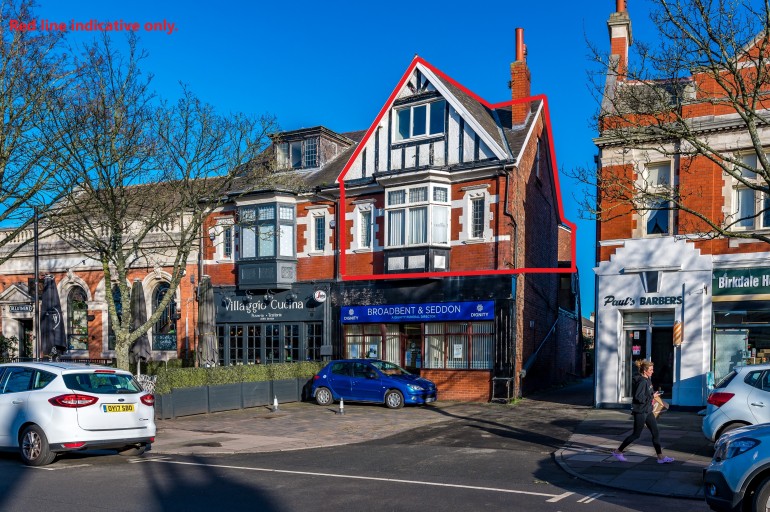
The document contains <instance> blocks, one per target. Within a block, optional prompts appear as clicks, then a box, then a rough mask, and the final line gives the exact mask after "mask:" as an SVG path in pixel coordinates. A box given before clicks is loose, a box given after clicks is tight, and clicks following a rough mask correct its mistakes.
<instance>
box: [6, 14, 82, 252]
mask: <svg viewBox="0 0 770 512" xmlns="http://www.w3.org/2000/svg"><path fill="white" fill-rule="evenodd" d="M34 8H35V4H34V2H33V1H31V0H1V1H0V36H2V41H1V42H0V223H2V224H3V225H6V226H14V228H13V229H7V230H3V231H2V233H0V247H2V248H3V251H2V252H0V263H2V262H4V261H6V260H7V259H9V258H11V257H13V256H14V255H15V254H16V253H17V252H18V251H19V250H21V249H22V248H23V247H24V246H25V243H24V242H29V241H31V240H32V239H31V238H30V239H26V240H25V239H21V238H19V237H18V235H19V233H21V232H22V231H24V230H25V229H26V228H28V227H29V225H30V224H31V223H32V220H33V209H34V208H37V209H38V210H39V211H45V209H46V208H47V207H48V205H50V204H51V202H52V200H53V199H55V197H56V194H57V189H56V188H55V187H53V186H52V183H51V179H52V177H53V176H54V172H55V170H56V168H55V164H54V162H55V158H54V154H53V151H52V147H51V146H50V145H48V144H46V142H45V141H44V140H42V138H41V137H40V136H39V133H40V130H41V127H43V126H45V125H46V124H47V123H48V122H49V121H50V120H51V119H52V118H53V117H55V116H58V115H59V111H58V110H57V107H58V105H57V104H56V103H55V102H54V101H52V98H54V97H55V96H56V95H57V93H58V91H60V90H61V88H62V87H64V86H65V85H66V83H67V78H68V74H69V73H70V72H71V68H69V67H68V66H67V65H66V62H67V55H66V54H65V53H64V52H63V44H62V41H63V36H62V33H61V32H58V31H53V32H47V31H26V30H13V29H12V28H11V20H15V21H17V22H19V23H21V22H24V23H28V22H29V21H31V20H34V19H37V16H36V15H35V12H34ZM15 26H17V27H18V25H15ZM68 70H69V71H68Z"/></svg>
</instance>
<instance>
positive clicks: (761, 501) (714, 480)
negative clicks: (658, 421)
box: [703, 425, 770, 511]
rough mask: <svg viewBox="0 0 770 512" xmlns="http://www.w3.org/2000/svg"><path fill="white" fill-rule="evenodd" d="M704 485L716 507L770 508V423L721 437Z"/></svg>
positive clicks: (733, 509) (710, 502)
mask: <svg viewBox="0 0 770 512" xmlns="http://www.w3.org/2000/svg"><path fill="white" fill-rule="evenodd" d="M703 485H704V494H705V496H706V503H708V505H709V507H711V509H712V510H717V511H735V510H770V426H768V425H754V426H751V427H743V428H741V429H738V430H733V431H731V432H729V433H726V434H725V435H723V436H722V437H720V438H719V440H718V441H717V443H716V445H714V458H713V459H712V460H711V464H710V465H709V467H708V468H706V471H705V472H704V474H703Z"/></svg>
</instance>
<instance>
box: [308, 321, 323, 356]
mask: <svg viewBox="0 0 770 512" xmlns="http://www.w3.org/2000/svg"><path fill="white" fill-rule="evenodd" d="M306 325H307V349H306V350H307V352H306V355H305V359H306V360H307V361H320V360H321V345H323V324H322V323H321V322H308V323H307V324H306Z"/></svg>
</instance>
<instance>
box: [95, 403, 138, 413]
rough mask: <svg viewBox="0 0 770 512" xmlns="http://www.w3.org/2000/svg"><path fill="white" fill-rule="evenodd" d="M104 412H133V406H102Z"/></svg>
mask: <svg viewBox="0 0 770 512" xmlns="http://www.w3.org/2000/svg"><path fill="white" fill-rule="evenodd" d="M102 411H104V412H134V404H102Z"/></svg>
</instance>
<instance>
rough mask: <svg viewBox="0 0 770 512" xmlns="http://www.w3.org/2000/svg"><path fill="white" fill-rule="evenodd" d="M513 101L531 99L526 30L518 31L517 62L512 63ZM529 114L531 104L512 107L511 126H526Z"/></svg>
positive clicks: (526, 103)
mask: <svg viewBox="0 0 770 512" xmlns="http://www.w3.org/2000/svg"><path fill="white" fill-rule="evenodd" d="M510 85H511V99H513V100H519V99H523V98H529V97H530V96H531V93H530V85H531V78H530V74H529V68H528V67H527V45H525V44H524V29H523V28H517V29H516V62H513V63H511V82H510ZM528 113H529V102H522V103H516V104H514V105H512V106H511V117H512V120H511V124H512V125H513V126H516V125H520V124H524V122H525V121H526V120H527V114H528Z"/></svg>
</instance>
